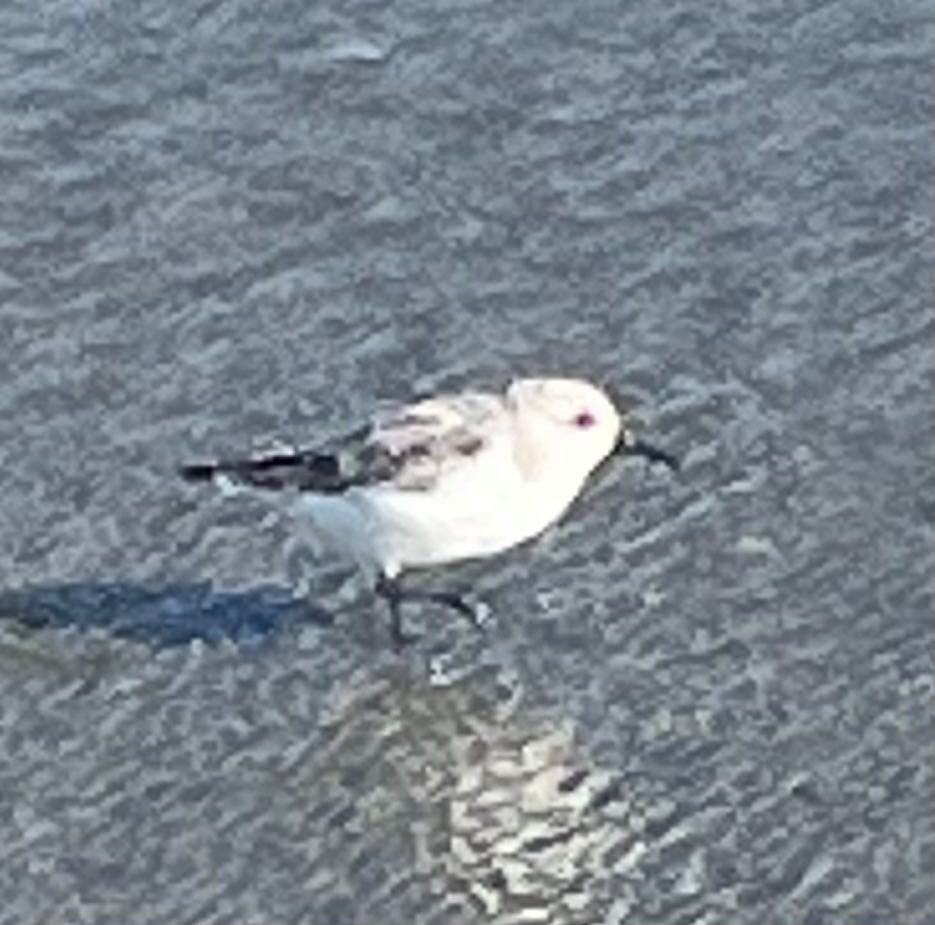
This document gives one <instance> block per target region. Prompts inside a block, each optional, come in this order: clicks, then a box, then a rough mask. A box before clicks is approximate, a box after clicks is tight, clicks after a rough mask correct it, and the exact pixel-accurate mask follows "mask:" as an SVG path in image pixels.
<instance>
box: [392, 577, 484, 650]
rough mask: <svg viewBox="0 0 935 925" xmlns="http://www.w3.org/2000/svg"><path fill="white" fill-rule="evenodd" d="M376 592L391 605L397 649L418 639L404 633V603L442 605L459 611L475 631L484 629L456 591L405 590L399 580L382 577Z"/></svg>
mask: <svg viewBox="0 0 935 925" xmlns="http://www.w3.org/2000/svg"><path fill="white" fill-rule="evenodd" d="M374 591H375V592H376V593H377V595H379V596H380V597H382V598H383V599H384V600H385V601H386V602H387V604H389V608H390V618H391V621H392V622H391V624H390V629H391V632H392V636H393V642H394V644H395V645H396V646H397V647H401V646H404V645H407V644H408V643H410V642H414V641H415V640H416V639H418V636H412V635H410V634H408V633H405V632H403V615H402V605H403V602H404V601H431V602H432V603H433V604H441V605H442V606H443V607H449V608H450V609H452V610H457V611H458V613H460V614H461V616H463V617H465V618H466V619H467V620H469V621H470V623H471V625H472V626H473V627H474V628H475V629H478V630H479V629H482V627H481V623H480V620H479V619H478V617H477V613H476V612H475V610H474V608H473V607H472V606H471V605H470V604H469V603H468V602H467V601H466V600H465V599H464V598H463V597H462V596H461V595H460V594H458V593H456V592H454V591H425V590H421V589H418V588H411V589H410V588H403V587H402V586H401V585H400V583H399V581H398V579H395V578H387V576H386V575H381V576H380V578H379V579H378V580H377V583H376V585H375V586H374Z"/></svg>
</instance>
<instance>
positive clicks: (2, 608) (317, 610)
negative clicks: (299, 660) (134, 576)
mask: <svg viewBox="0 0 935 925" xmlns="http://www.w3.org/2000/svg"><path fill="white" fill-rule="evenodd" d="M0 620H7V621H12V622H14V623H16V624H18V625H19V626H21V627H25V628H28V629H43V628H75V629H78V630H92V629H98V630H103V631H104V632H106V633H109V634H112V635H113V636H115V637H119V638H121V639H127V640H132V641H134V642H140V643H144V644H147V645H149V646H152V647H154V648H171V647H173V646H184V645H188V644H189V643H191V642H193V641H194V640H202V641H203V642H205V643H207V644H209V645H210V644H217V643H220V642H222V641H223V640H229V641H231V642H233V643H235V644H237V645H246V644H257V643H262V642H263V641H264V640H266V639H269V638H271V637H273V636H275V635H276V634H278V633H281V632H283V631H285V630H286V629H288V628H290V627H298V626H308V625H314V626H330V625H331V624H332V623H333V622H334V618H333V616H332V615H331V614H330V613H329V612H328V611H326V610H325V609H324V608H323V607H321V606H320V605H318V604H316V603H314V602H311V601H308V600H301V599H298V598H295V597H293V596H292V595H291V592H290V591H289V589H288V588H283V587H279V586H275V585H266V586H260V587H257V588H252V589H250V590H248V591H218V590H215V589H214V588H213V587H212V585H211V584H210V582H200V583H187V584H186V583H176V584H141V583H136V582H129V581H109V582H70V583H63V584H55V585H32V586H26V587H24V588H19V589H16V590H0Z"/></svg>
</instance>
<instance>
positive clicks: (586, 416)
mask: <svg viewBox="0 0 935 925" xmlns="http://www.w3.org/2000/svg"><path fill="white" fill-rule="evenodd" d="M596 423H597V419H596V418H595V417H594V415H593V414H591V412H590V411H582V412H581V414H579V415H577V416H576V417H575V427H581V428H582V429H583V428H586V427H593V426H594V425H595V424H596Z"/></svg>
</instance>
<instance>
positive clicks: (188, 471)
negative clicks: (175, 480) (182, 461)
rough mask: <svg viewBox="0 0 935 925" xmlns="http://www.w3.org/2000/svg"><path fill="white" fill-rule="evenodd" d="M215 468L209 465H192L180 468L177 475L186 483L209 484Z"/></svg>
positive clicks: (215, 470)
mask: <svg viewBox="0 0 935 925" xmlns="http://www.w3.org/2000/svg"><path fill="white" fill-rule="evenodd" d="M217 468H218V467H217V466H215V465H212V464H211V463H195V464H194V465H189V466H180V467H179V475H180V476H181V477H182V478H183V479H184V480H185V481H186V482H195V483H202V482H210V481H211V480H212V479H213V478H214V475H215V473H216V472H217Z"/></svg>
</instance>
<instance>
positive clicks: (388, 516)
mask: <svg viewBox="0 0 935 925" xmlns="http://www.w3.org/2000/svg"><path fill="white" fill-rule="evenodd" d="M613 454H635V455H641V456H645V457H647V458H648V459H650V460H651V461H658V462H663V463H665V464H666V465H667V466H669V467H670V468H673V469H675V468H677V466H678V463H677V462H676V460H675V459H674V458H673V457H672V456H670V455H669V454H668V453H665V452H663V451H661V450H657V449H655V448H654V447H652V446H649V445H648V444H645V443H643V442H641V441H638V440H636V439H635V438H634V437H633V435H632V433H631V431H630V430H629V429H627V427H626V426H625V425H624V422H623V420H622V419H621V412H620V411H618V409H617V408H615V407H614V403H613V402H612V401H611V400H610V398H609V397H608V396H607V394H606V393H605V392H604V391H602V390H601V389H599V388H597V387H596V386H594V385H591V384H590V383H588V382H584V381H581V380H577V379H520V380H517V381H515V382H513V383H512V384H511V385H510V387H509V388H508V389H507V390H506V392H505V393H504V394H502V395H495V394H491V393H486V392H462V393H460V394H454V395H443V396H438V397H434V398H427V399H423V400H418V401H415V402H414V403H412V404H409V405H406V406H404V407H401V408H398V409H396V410H394V411H390V412H388V413H381V414H378V415H377V416H376V417H375V418H374V419H373V421H372V422H371V423H370V424H369V425H367V426H366V427H364V428H361V429H359V430H356V431H354V432H353V433H351V434H349V435H347V436H346V437H343V438H340V439H338V440H336V441H333V442H331V443H328V444H325V445H323V446H322V447H319V448H315V449H297V450H289V451H285V452H276V453H272V454H267V455H264V456H259V457H255V458H250V459H243V460H228V461H219V462H213V463H206V464H196V465H189V466H184V467H183V468H182V469H181V470H180V472H181V475H182V476H183V477H184V478H185V479H187V480H188V481H191V482H208V481H215V482H218V483H220V484H222V485H223V484H225V483H227V484H228V485H229V484H230V483H231V482H233V483H235V484H241V485H245V486H249V487H251V488H256V489H267V490H273V491H284V490H290V491H291V492H292V495H291V497H290V503H289V506H290V508H291V510H292V513H293V514H294V515H296V516H297V517H298V518H299V519H300V521H304V522H307V523H308V524H309V525H310V526H311V528H312V530H313V532H314V534H315V535H316V536H317V537H318V538H319V539H320V540H322V541H323V542H324V543H325V544H326V545H327V546H330V547H332V548H334V549H335V550H337V551H339V552H341V553H343V554H344V555H345V556H347V557H349V558H351V559H352V560H353V561H354V562H356V564H357V565H358V566H359V567H360V568H361V569H363V570H364V572H365V573H366V574H367V575H368V576H369V577H370V578H371V579H372V580H373V583H374V590H375V591H376V593H377V594H378V595H380V596H381V597H383V598H385V599H386V600H387V601H388V603H389V605H390V610H391V614H392V618H393V624H392V628H393V638H394V641H395V642H396V643H397V644H401V643H402V642H404V641H406V640H407V637H406V636H405V634H404V633H403V630H402V617H401V611H400V605H401V604H402V602H403V601H405V600H412V599H421V600H431V601H435V602H437V603H441V604H444V605H446V606H449V607H452V608H454V609H457V610H459V611H460V612H462V613H463V614H465V615H466V616H468V617H470V618H471V619H472V620H475V615H474V611H473V609H472V608H471V607H470V606H469V605H468V604H467V602H466V601H465V600H464V599H463V598H462V597H461V596H460V595H458V594H454V593H451V592H446V591H417V590H411V589H406V588H403V587H402V585H401V584H400V581H399V575H400V573H401V572H402V571H403V570H405V569H409V568H421V567H425V566H431V565H440V564H442V563H446V562H454V561H457V560H461V559H470V558H477V557H482V556H489V555H493V554H495V553H498V552H502V551H503V550H505V549H508V548H510V547H511V546H515V545H516V544H518V543H522V542H524V541H525V540H528V539H530V538H532V537H534V536H536V535H538V534H539V533H541V532H542V531H543V530H545V529H546V527H548V526H549V525H550V524H552V523H554V522H555V521H556V520H558V519H559V518H560V517H561V516H562V515H563V514H564V512H565V511H566V510H567V508H568V507H569V505H570V504H571V502H572V501H573V500H574V499H575V498H576V497H577V495H578V494H579V492H580V491H581V489H582V487H583V486H584V484H585V481H586V480H587V478H588V476H589V475H590V474H591V473H592V472H593V471H594V470H595V469H596V468H597V467H598V465H599V464H600V463H601V462H603V461H604V460H605V459H607V458H608V457H609V456H611V455H613ZM475 622H476V620H475Z"/></svg>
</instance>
